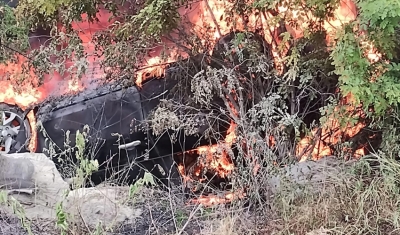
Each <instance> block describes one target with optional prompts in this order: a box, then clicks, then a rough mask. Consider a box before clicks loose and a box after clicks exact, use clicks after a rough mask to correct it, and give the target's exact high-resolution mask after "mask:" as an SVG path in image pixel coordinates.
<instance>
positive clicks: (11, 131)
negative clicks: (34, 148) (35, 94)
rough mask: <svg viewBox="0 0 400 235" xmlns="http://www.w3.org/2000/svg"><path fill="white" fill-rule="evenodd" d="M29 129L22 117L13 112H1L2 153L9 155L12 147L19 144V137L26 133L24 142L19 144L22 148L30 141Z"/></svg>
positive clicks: (0, 146) (0, 142) (0, 144)
mask: <svg viewBox="0 0 400 235" xmlns="http://www.w3.org/2000/svg"><path fill="white" fill-rule="evenodd" d="M28 128H29V127H27V126H26V124H25V122H24V120H23V118H22V117H21V116H20V115H18V114H16V113H14V112H12V111H0V151H1V152H3V153H9V152H10V150H11V147H12V145H13V144H14V143H16V142H17V141H16V138H17V136H18V135H19V134H20V133H21V132H25V134H24V137H25V140H24V142H23V143H19V144H20V145H21V147H22V145H24V144H25V142H26V140H27V139H28ZM17 148H18V147H17Z"/></svg>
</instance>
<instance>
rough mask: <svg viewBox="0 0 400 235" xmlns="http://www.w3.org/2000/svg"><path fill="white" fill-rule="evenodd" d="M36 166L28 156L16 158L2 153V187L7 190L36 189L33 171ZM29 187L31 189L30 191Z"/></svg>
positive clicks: (0, 165)
mask: <svg viewBox="0 0 400 235" xmlns="http://www.w3.org/2000/svg"><path fill="white" fill-rule="evenodd" d="M34 170H35V166H34V165H33V163H32V161H31V160H30V159H28V158H26V157H24V158H15V157H12V156H5V155H2V154H0V188H1V189H7V190H18V189H25V191H26V192H30V193H32V192H31V191H32V190H33V189H34V187H35V184H34V182H33V173H34ZM29 189H30V190H31V191H29Z"/></svg>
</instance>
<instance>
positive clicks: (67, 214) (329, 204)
mask: <svg viewBox="0 0 400 235" xmlns="http://www.w3.org/2000/svg"><path fill="white" fill-rule="evenodd" d="M1 157H2V158H5V157H7V158H16V159H19V161H18V162H24V161H26V159H29V160H30V161H31V162H32V163H33V165H34V167H35V171H34V173H33V175H32V179H33V180H34V181H35V185H36V189H35V192H34V193H31V194H30V192H29V191H26V192H27V193H26V192H25V193H21V192H15V191H14V193H12V194H9V195H8V197H7V196H6V193H7V192H12V191H10V190H9V191H4V190H3V191H2V192H0V234H4V235H7V234H10V235H13V234H16V235H19V234H29V233H28V232H27V231H28V230H29V229H30V231H31V232H32V233H31V234H39V235H46V234H49V235H56V234H57V235H58V234H74V235H81V234H107V235H111V234H138V235H142V234H148V235H153V234H167V235H183V234H188V235H192V234H193V235H194V234H196V235H242V234H246V235H252V234H254V235H256V234H257V235H258V234H282V235H283V234H285V235H286V234H288V235H289V234H296V235H297V234H299V235H317V234H318V235H324V234H400V232H398V231H400V219H399V218H400V217H399V216H398V214H399V213H398V208H399V205H400V199H399V197H398V192H400V189H399V188H398V186H397V183H396V182H397V181H398V172H400V164H398V163H397V162H396V161H394V160H390V159H389V158H375V161H379V163H380V166H379V174H375V175H374V174H372V172H373V171H376V169H373V168H371V167H370V166H369V165H368V164H366V162H365V161H364V160H359V161H347V162H344V161H340V160H338V159H337V158H335V157H327V158H324V159H321V160H319V161H306V162H301V163H295V164H293V165H289V166H287V167H286V168H283V169H281V171H280V172H276V173H275V174H274V175H262V176H261V178H260V176H257V177H258V178H255V179H254V181H252V184H253V186H255V187H254V188H253V189H252V191H249V192H248V194H247V195H246V197H245V198H244V199H242V200H236V201H234V202H232V203H227V204H220V205H214V206H204V205H201V204H194V203H190V200H189V198H188V197H187V195H185V194H183V193H182V192H181V191H180V190H178V189H174V190H171V191H163V190H160V189H157V188H154V187H151V186H146V187H144V186H143V187H139V188H138V189H136V190H132V189H133V188H132V187H128V186H126V187H120V186H119V187H117V186H111V185H99V186H97V187H93V188H86V189H84V188H80V189H76V190H72V191H68V184H67V183H66V182H65V181H63V180H62V179H61V177H60V174H59V173H58V171H56V170H55V166H54V163H53V162H52V161H50V160H49V159H47V158H46V156H45V155H43V154H30V153H26V154H13V155H7V156H4V155H1ZM22 159H25V160H22ZM249 178H251V177H249ZM257 184H258V185H257ZM255 188H257V190H255ZM22 222H23V223H22ZM22 225H25V226H22ZM62 228H64V230H62ZM62 231H65V233H62Z"/></svg>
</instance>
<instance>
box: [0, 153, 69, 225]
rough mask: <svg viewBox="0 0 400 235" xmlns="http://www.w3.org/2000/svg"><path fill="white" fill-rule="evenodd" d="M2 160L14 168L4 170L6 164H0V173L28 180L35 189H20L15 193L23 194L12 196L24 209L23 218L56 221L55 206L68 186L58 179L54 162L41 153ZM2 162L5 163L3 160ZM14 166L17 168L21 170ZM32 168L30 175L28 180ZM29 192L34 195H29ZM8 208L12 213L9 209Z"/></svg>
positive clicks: (14, 155)
mask: <svg viewBox="0 0 400 235" xmlns="http://www.w3.org/2000/svg"><path fill="white" fill-rule="evenodd" d="M1 157H2V158H3V162H5V163H10V164H11V165H12V167H11V168H15V169H5V168H6V167H7V165H1V167H2V168H0V172H1V173H4V172H5V173H7V174H14V175H18V176H20V177H22V178H23V179H28V178H31V179H30V180H31V182H33V185H34V188H31V190H33V189H34V191H29V190H30V189H29V188H24V187H22V188H23V189H22V190H18V191H19V192H25V193H20V194H13V195H12V196H13V197H14V198H15V199H17V200H18V201H19V202H20V204H21V205H22V206H23V208H24V210H25V214H26V217H27V218H28V219H55V218H56V210H55V208H56V203H57V202H59V201H61V200H62V199H63V194H64V193H65V191H66V190H68V189H69V187H68V184H67V183H66V182H65V181H64V180H63V179H62V178H61V175H60V173H59V172H58V171H57V169H56V166H55V165H54V163H53V161H51V160H50V159H48V158H47V157H46V155H44V154H41V153H18V154H3V155H1ZM4 159H7V160H6V161H4ZM24 164H26V165H24ZM31 164H32V165H31ZM16 166H20V168H19V169H20V171H18V170H17V168H16ZM32 166H33V172H32V174H31V176H30V177H29V175H30V170H31V169H32ZM0 175H1V174H0ZM26 192H28V194H27V193H26ZM30 192H33V194H32V195H29V193H30ZM8 209H9V210H8V211H10V212H11V208H8Z"/></svg>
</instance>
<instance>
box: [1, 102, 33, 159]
mask: <svg viewBox="0 0 400 235" xmlns="http://www.w3.org/2000/svg"><path fill="white" fill-rule="evenodd" d="M1 112H5V114H6V117H7V116H8V117H9V116H10V114H11V113H14V114H16V118H15V119H16V121H17V122H18V124H19V126H20V129H19V131H18V134H17V135H16V136H13V140H14V141H13V144H12V145H11V149H10V151H9V152H8V153H9V154H11V153H22V152H28V151H29V150H28V146H29V140H30V138H31V133H32V129H31V126H30V123H29V120H28V119H27V118H25V117H24V112H23V111H22V109H20V108H19V107H18V106H15V105H10V104H6V103H0V119H1V118H2V114H1ZM12 125H13V126H17V123H15V122H14V123H13V124H12ZM1 128H2V126H1V125H0V129H1ZM0 148H1V149H2V151H4V146H1V147H0Z"/></svg>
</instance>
